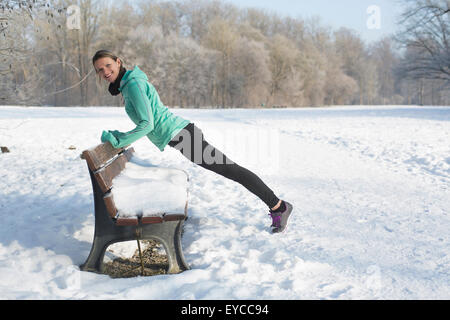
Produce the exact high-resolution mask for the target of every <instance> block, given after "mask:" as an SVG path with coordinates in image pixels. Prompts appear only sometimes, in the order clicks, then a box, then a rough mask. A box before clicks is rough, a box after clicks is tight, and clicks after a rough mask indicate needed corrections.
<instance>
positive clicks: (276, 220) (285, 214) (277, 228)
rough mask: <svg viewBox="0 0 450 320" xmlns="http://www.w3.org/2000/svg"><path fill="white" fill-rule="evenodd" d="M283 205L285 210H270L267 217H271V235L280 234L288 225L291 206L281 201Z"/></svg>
mask: <svg viewBox="0 0 450 320" xmlns="http://www.w3.org/2000/svg"><path fill="white" fill-rule="evenodd" d="M283 202H284V204H285V209H284V208H283V209H284V210H281V211H279V212H278V211H272V210H270V214H269V216H271V217H272V225H271V227H273V229H272V233H281V232H284V231H285V230H286V226H287V224H288V220H289V216H290V215H291V212H292V209H293V207H292V204H290V203H289V202H286V201H283Z"/></svg>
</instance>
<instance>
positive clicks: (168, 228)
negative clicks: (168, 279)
mask: <svg viewBox="0 0 450 320" xmlns="http://www.w3.org/2000/svg"><path fill="white" fill-rule="evenodd" d="M133 153H134V149H133V148H128V149H126V148H121V149H114V148H113V147H112V146H111V144H110V143H109V142H107V143H103V144H100V145H98V146H96V147H94V148H91V149H89V150H85V151H83V153H82V154H81V158H82V159H85V160H86V162H87V165H88V170H89V174H90V177H91V181H92V188H93V193H94V206H95V234H94V241H93V244H92V248H91V252H90V254H89V257H88V258H87V260H86V262H85V263H84V264H83V265H81V266H80V269H81V270H84V271H94V272H103V258H104V255H105V251H106V249H107V248H108V246H109V245H111V244H113V243H115V242H121V241H129V240H150V239H153V240H157V241H160V242H161V243H162V245H163V246H164V248H165V250H166V253H167V257H168V260H169V269H168V273H179V272H182V271H184V270H187V269H189V267H188V265H187V264H186V262H185V260H184V255H183V251H182V247H181V232H182V228H183V223H184V221H185V220H186V218H187V192H188V179H189V178H188V176H187V174H186V173H185V172H184V171H182V170H176V169H169V168H160V167H155V166H152V165H149V164H146V163H143V162H142V161H139V160H137V161H133V160H134V158H133Z"/></svg>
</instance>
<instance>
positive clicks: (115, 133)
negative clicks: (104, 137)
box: [108, 130, 122, 138]
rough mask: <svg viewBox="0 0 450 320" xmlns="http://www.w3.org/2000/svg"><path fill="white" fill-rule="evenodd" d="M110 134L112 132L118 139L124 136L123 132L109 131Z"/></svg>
mask: <svg viewBox="0 0 450 320" xmlns="http://www.w3.org/2000/svg"><path fill="white" fill-rule="evenodd" d="M108 132H110V133H111V134H112V135H113V136H114V137H116V138H118V137H119V136H120V135H121V134H122V132H120V131H118V130H108Z"/></svg>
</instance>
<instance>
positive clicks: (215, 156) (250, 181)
mask: <svg viewBox="0 0 450 320" xmlns="http://www.w3.org/2000/svg"><path fill="white" fill-rule="evenodd" d="M169 146H171V147H172V148H175V149H177V150H179V151H180V152H181V153H182V154H183V156H185V157H186V158H187V159H189V160H190V161H192V162H194V163H196V164H198V165H199V166H201V167H203V168H205V169H207V170H211V171H214V172H215V173H218V174H220V175H222V176H224V177H226V178H228V179H231V180H233V181H236V182H238V183H240V184H241V185H243V186H244V187H245V188H247V189H248V190H249V191H250V192H252V193H253V194H255V195H256V196H257V197H258V198H260V199H261V200H262V201H263V202H264V203H265V204H266V205H267V206H268V207H269V208H273V207H275V206H276V205H277V204H278V202H279V201H280V199H278V198H277V197H276V196H275V194H274V193H273V191H272V190H271V189H269V187H267V186H266V185H265V183H264V182H263V181H262V180H261V179H260V178H259V177H258V176H257V175H255V174H254V173H253V172H251V171H249V170H247V169H245V168H243V167H241V166H239V165H238V164H236V163H234V162H233V161H231V160H230V159H229V158H228V157H227V156H226V155H224V154H223V153H222V152H221V151H220V150H218V149H216V148H214V147H213V146H212V145H210V144H209V143H208V142H207V141H206V140H205V138H204V137H203V132H202V131H201V130H200V129H199V128H198V127H197V126H195V125H194V124H193V123H189V124H188V125H187V126H186V127H185V128H184V129H183V130H181V131H180V133H178V134H177V135H176V136H175V137H174V138H173V139H172V141H170V142H169ZM205 150H206V152H205Z"/></svg>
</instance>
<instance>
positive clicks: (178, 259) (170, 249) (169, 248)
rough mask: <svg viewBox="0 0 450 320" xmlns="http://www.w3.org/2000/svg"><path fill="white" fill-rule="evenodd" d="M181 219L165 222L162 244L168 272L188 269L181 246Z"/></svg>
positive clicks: (172, 272)
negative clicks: (165, 229) (165, 230)
mask: <svg viewBox="0 0 450 320" xmlns="http://www.w3.org/2000/svg"><path fill="white" fill-rule="evenodd" d="M183 222H184V221H183V220H181V221H168V222H165V223H164V224H167V229H168V230H167V231H168V232H167V234H166V235H165V237H164V238H163V242H162V244H163V246H164V248H165V249H166V253H167V258H168V260H169V269H168V271H167V272H168V273H169V274H174V273H180V272H183V271H185V270H189V266H188V265H187V263H186V261H185V259H184V255H183V250H182V247H181V231H182V228H183Z"/></svg>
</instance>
